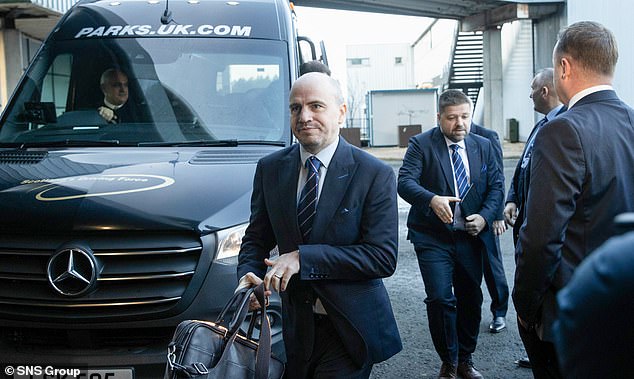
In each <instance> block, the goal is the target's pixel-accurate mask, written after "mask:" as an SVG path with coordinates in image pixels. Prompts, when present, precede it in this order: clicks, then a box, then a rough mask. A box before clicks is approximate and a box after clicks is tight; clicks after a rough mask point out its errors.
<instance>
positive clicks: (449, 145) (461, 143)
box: [443, 134, 465, 149]
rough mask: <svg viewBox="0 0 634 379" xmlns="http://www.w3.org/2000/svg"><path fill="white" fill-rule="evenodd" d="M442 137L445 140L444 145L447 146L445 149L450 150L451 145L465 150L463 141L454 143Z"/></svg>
mask: <svg viewBox="0 0 634 379" xmlns="http://www.w3.org/2000/svg"><path fill="white" fill-rule="evenodd" d="M443 137H444V138H445V143H446V144H447V148H448V149H451V145H458V146H460V147H461V148H463V149H464V148H465V147H464V146H465V145H464V139H463V140H462V141H460V142H454V141H452V140H450V139H449V138H447V137H445V135H444V134H443Z"/></svg>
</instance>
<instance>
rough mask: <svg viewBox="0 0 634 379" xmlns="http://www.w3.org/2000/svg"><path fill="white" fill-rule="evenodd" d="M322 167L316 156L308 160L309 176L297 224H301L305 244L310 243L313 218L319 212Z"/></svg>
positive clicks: (300, 202)
mask: <svg viewBox="0 0 634 379" xmlns="http://www.w3.org/2000/svg"><path fill="white" fill-rule="evenodd" d="M320 166H321V162H320V161H319V159H317V157H315V156H311V157H310V158H308V159H307V160H306V168H307V169H308V175H307V177H306V184H304V188H302V193H301V195H300V197H299V203H298V205H297V222H298V223H299V230H300V231H301V232H302V237H303V238H304V242H306V241H308V237H310V232H311V230H312V229H313V218H314V217H315V213H316V212H317V191H318V188H319V187H318V186H319V167H320Z"/></svg>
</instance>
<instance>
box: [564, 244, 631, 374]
mask: <svg viewBox="0 0 634 379" xmlns="http://www.w3.org/2000/svg"><path fill="white" fill-rule="evenodd" d="M633 245H634V232H630V233H628V234H626V235H624V236H619V237H614V238H612V239H610V240H609V241H607V242H606V243H605V244H603V245H601V247H599V248H598V249H597V250H596V251H594V252H593V253H592V254H591V255H590V256H589V257H588V258H587V259H586V260H584V261H583V262H582V263H581V265H580V266H579V267H578V268H577V270H576V271H575V273H574V275H573V276H572V279H571V280H570V282H569V283H568V284H567V285H566V287H564V289H563V290H561V291H560V292H559V294H558V295H557V300H558V304H559V319H558V322H556V323H555V326H554V334H555V346H556V347H557V356H558V358H559V362H560V364H561V366H560V367H561V372H562V373H563V374H564V377H565V378H574V379H578V378H619V377H624V376H628V375H630V374H627V373H628V372H631V370H632V361H633V360H634V354H633V353H632V344H634V328H633V327H632V320H633V319H634V303H633V302H632V293H634V275H632V270H634V254H633V253H632V246H633Z"/></svg>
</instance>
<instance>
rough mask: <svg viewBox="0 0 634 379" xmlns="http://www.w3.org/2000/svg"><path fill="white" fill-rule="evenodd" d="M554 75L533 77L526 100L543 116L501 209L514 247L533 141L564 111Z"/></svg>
mask: <svg viewBox="0 0 634 379" xmlns="http://www.w3.org/2000/svg"><path fill="white" fill-rule="evenodd" d="M553 75H554V71H553V69H552V67H548V68H544V69H542V70H540V71H538V72H537V74H535V77H534V78H533V81H532V82H531V93H530V95H529V97H530V98H531V100H532V101H533V107H534V109H535V111H537V112H539V113H541V114H543V115H544V118H542V119H541V120H539V122H537V124H535V126H534V127H533V130H531V133H530V135H529V136H528V140H527V141H526V145H525V146H524V151H523V152H522V156H521V158H520V160H519V161H518V162H517V166H516V167H515V172H514V173H513V179H512V180H511V186H510V187H509V192H508V194H507V196H506V206H505V207H504V220H505V221H506V223H507V224H508V225H509V226H511V227H512V228H513V242H514V243H515V245H517V240H518V238H519V233H520V227H521V226H522V224H523V223H524V218H525V212H524V211H525V209H524V207H525V205H526V196H527V195H528V183H529V179H530V158H531V155H532V153H533V148H534V146H535V137H536V136H537V133H538V132H539V131H540V130H541V128H542V127H543V126H544V124H546V122H548V121H549V120H552V119H553V118H555V117H556V116H557V115H559V114H560V113H562V112H563V111H564V110H565V108H564V106H563V105H562V104H561V102H560V101H559V98H558V97H557V91H556V90H555V82H554V81H553Z"/></svg>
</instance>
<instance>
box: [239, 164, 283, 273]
mask: <svg viewBox="0 0 634 379" xmlns="http://www.w3.org/2000/svg"><path fill="white" fill-rule="evenodd" d="M263 175H264V174H263V168H262V163H261V162H259V163H258V165H257V168H256V170H255V177H254V179H253V194H252V195H251V217H250V219H249V226H248V227H247V230H246V233H245V235H244V238H243V239H242V245H241V247H240V254H239V255H238V270H237V272H238V279H240V278H241V277H242V276H243V275H244V274H246V273H248V272H253V273H254V274H256V275H257V276H259V277H260V278H263V277H264V275H265V274H266V269H267V267H266V265H265V264H264V258H268V257H269V252H270V251H271V249H273V248H274V247H275V244H276V242H275V237H274V234H273V228H272V227H271V223H270V221H269V215H268V212H267V210H266V204H265V200H264V192H263V190H262V187H263V178H262V176H263Z"/></svg>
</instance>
